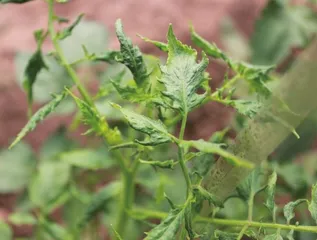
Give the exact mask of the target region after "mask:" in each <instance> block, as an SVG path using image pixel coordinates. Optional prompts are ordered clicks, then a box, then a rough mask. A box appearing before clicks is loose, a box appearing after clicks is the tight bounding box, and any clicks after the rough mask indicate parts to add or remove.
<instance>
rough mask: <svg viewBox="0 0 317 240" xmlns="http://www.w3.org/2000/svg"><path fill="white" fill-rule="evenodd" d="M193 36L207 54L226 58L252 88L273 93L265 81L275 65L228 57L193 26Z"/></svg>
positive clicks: (265, 92) (259, 91)
mask: <svg viewBox="0 0 317 240" xmlns="http://www.w3.org/2000/svg"><path fill="white" fill-rule="evenodd" d="M191 36H192V40H193V42H194V43H195V44H197V45H198V46H199V47H201V48H202V49H203V51H205V52H206V53H207V55H209V56H211V57H214V58H216V59H218V58H219V59H222V60H224V61H225V62H226V63H227V64H228V66H229V67H230V68H231V69H232V70H233V71H235V72H236V73H237V74H239V76H240V77H241V78H243V79H244V80H246V81H247V82H248V83H249V85H250V87H251V89H252V90H254V91H256V92H257V93H259V94H261V95H263V96H265V97H267V96H269V95H270V94H271V91H270V89H269V88H268V87H267V86H266V85H265V82H267V81H269V80H270V77H269V73H270V72H271V71H272V70H273V69H274V66H257V65H252V64H248V63H245V62H242V61H241V62H240V61H239V62H238V61H235V60H233V59H231V58H230V57H228V56H227V55H226V54H225V53H224V52H223V51H222V50H221V49H219V48H218V47H217V46H216V45H215V44H214V43H210V42H208V41H207V40H205V39H204V38H203V37H201V36H199V35H198V34H197V33H196V32H195V30H194V29H193V28H191Z"/></svg>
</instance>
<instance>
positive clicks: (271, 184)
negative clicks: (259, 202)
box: [264, 171, 277, 219]
mask: <svg viewBox="0 0 317 240" xmlns="http://www.w3.org/2000/svg"><path fill="white" fill-rule="evenodd" d="M276 180H277V175H276V172H275V171H274V172H273V173H272V174H271V176H270V177H269V180H268V184H267V188H266V189H265V191H266V194H267V198H266V202H265V204H264V205H265V206H266V207H267V208H268V209H269V211H270V212H271V214H272V215H273V219H274V218H275V217H274V216H275V211H276V205H275V188H276Z"/></svg>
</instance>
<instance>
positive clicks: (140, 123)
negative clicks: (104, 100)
mask: <svg viewBox="0 0 317 240" xmlns="http://www.w3.org/2000/svg"><path fill="white" fill-rule="evenodd" d="M112 105H113V106H114V107H115V108H117V109H119V110H120V111H121V112H122V114H123V115H124V117H125V118H126V119H127V120H128V123H129V125H130V126H131V127H132V128H133V129H135V130H137V131H140V132H142V133H145V134H147V135H149V140H146V141H139V140H135V141H136V142H138V143H140V144H142V145H151V146H154V145H158V144H162V143H167V142H170V141H172V140H173V139H172V137H173V136H172V135H170V134H169V133H168V131H167V129H166V127H165V126H164V124H163V123H162V122H161V121H160V120H153V119H150V118H148V117H146V116H143V115H140V114H137V113H134V112H132V111H130V110H127V109H124V108H122V107H120V106H119V105H117V104H112Z"/></svg>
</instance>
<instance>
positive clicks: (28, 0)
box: [0, 0, 32, 4]
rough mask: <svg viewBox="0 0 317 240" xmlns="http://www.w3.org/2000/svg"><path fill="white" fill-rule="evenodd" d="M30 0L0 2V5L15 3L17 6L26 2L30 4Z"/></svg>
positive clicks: (4, 0)
mask: <svg viewBox="0 0 317 240" xmlns="http://www.w3.org/2000/svg"><path fill="white" fill-rule="evenodd" d="M31 1H32V0H0V3H2V4H5V3H17V4H21V3H27V2H31Z"/></svg>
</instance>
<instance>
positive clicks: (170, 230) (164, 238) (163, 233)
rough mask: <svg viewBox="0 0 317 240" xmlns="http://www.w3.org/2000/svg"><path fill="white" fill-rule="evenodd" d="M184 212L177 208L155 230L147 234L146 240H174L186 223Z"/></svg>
mask: <svg viewBox="0 0 317 240" xmlns="http://www.w3.org/2000/svg"><path fill="white" fill-rule="evenodd" d="M184 218H185V215H184V210H183V209H179V208H175V209H173V210H171V211H170V212H169V214H168V216H167V217H166V218H165V219H164V220H163V221H162V222H161V223H160V224H159V225H157V226H156V227H155V228H153V229H152V230H151V231H150V232H148V233H147V236H146V238H145V239H144V240H174V239H176V235H177V232H178V230H179V228H180V226H181V225H182V223H183V222H184Z"/></svg>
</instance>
